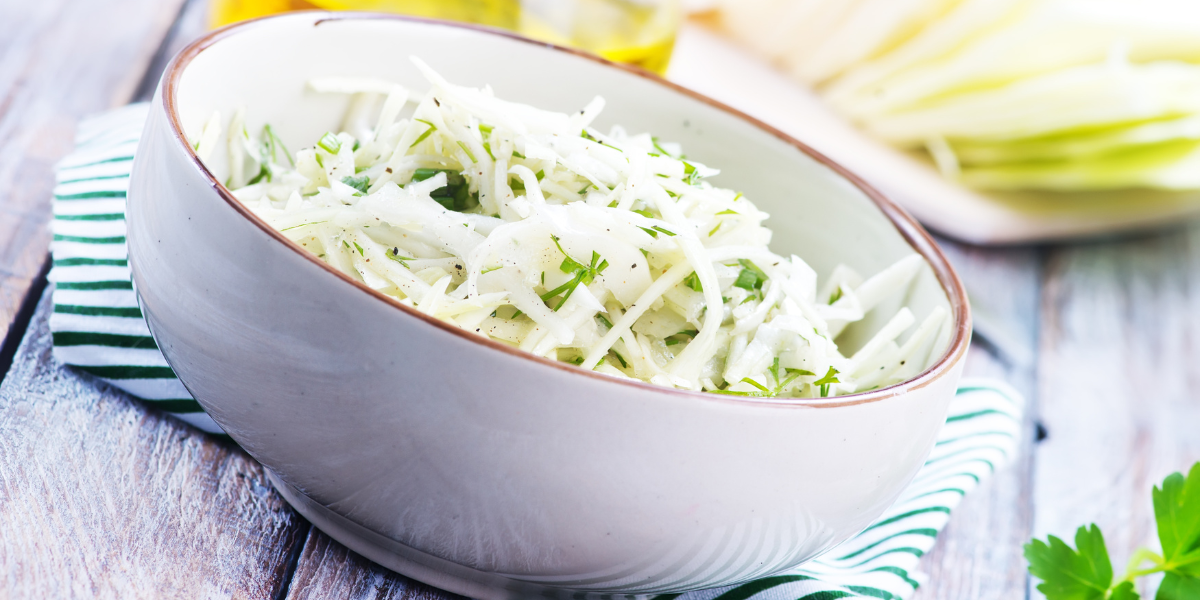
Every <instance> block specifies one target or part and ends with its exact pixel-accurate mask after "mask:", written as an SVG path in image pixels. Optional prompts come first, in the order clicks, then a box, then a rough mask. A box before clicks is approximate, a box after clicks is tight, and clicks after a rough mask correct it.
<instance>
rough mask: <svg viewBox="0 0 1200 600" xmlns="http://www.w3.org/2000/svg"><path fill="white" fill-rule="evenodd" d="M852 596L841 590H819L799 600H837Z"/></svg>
mask: <svg viewBox="0 0 1200 600" xmlns="http://www.w3.org/2000/svg"><path fill="white" fill-rule="evenodd" d="M853 596H854V594H851V593H850V592H843V591H842V590H821V591H819V592H813V593H811V594H809V595H807V596H802V597H800V598H799V600H838V599H839V598H851V597H853Z"/></svg>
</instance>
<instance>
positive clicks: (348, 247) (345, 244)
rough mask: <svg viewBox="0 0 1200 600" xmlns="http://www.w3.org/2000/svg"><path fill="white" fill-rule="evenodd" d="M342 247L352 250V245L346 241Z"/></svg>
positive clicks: (343, 241)
mask: <svg viewBox="0 0 1200 600" xmlns="http://www.w3.org/2000/svg"><path fill="white" fill-rule="evenodd" d="M342 245H343V246H345V247H346V249H347V250H349V249H350V243H349V242H347V241H346V240H342Z"/></svg>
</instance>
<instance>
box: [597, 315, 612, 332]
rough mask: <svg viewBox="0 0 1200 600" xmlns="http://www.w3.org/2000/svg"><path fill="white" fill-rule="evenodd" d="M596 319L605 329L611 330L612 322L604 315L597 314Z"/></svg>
mask: <svg viewBox="0 0 1200 600" xmlns="http://www.w3.org/2000/svg"><path fill="white" fill-rule="evenodd" d="M596 318H597V319H599V320H600V322H601V323H603V324H604V326H605V327H607V328H609V329H612V328H613V324H612V321H609V320H608V317H605V316H604V315H601V314H597V315H596Z"/></svg>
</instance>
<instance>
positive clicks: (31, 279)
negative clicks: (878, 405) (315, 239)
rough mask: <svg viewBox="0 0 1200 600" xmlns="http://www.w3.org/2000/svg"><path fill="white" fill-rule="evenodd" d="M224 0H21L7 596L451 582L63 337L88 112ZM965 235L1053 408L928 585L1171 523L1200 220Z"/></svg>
mask: <svg viewBox="0 0 1200 600" xmlns="http://www.w3.org/2000/svg"><path fill="white" fill-rule="evenodd" d="M205 11H206V5H205V2H204V0H109V1H107V2H88V1H84V0H39V1H38V2H5V3H0V141H2V144H0V334H2V333H6V335H4V336H3V337H4V344H3V348H2V349H0V374H4V380H3V384H2V386H0V532H2V533H0V596H3V597H16V598H34V597H37V598H44V597H50V598H58V597H67V596H71V597H93V596H97V597H106V598H129V597H160V596H167V595H170V596H187V597H194V598H200V597H230V596H232V597H237V598H242V597H246V598H344V597H355V598H359V597H364V598H366V597H377V598H408V597H417V596H420V597H429V598H445V597H447V596H449V594H446V593H444V592H441V591H438V590H435V589H432V588H429V587H427V586H423V585H421V584H418V583H415V582H412V581H411V580H408V579H406V578H404V577H401V576H399V575H396V574H394V573H391V572H389V571H386V570H385V569H382V568H381V567H378V566H376V565H373V564H372V563H370V562H368V561H366V560H365V559H363V558H361V557H359V556H357V555H355V554H354V553H352V552H349V551H348V550H347V549H346V548H344V547H342V546H341V545H340V544H338V543H336V542H333V541H332V540H330V539H329V538H328V537H326V536H325V535H324V534H322V533H321V532H319V531H317V530H315V529H313V528H312V527H310V526H309V524H308V523H307V522H305V521H304V519H302V518H301V517H299V516H298V515H297V514H296V513H295V512H293V511H292V510H291V509H290V508H289V507H288V506H287V505H286V504H285V503H284V502H283V500H282V499H281V498H280V497H279V495H278V494H276V493H275V491H274V490H273V489H272V488H271V487H270V485H269V484H268V483H267V482H266V480H265V479H264V476H263V470H262V468H261V467H260V466H259V465H258V464H257V463H255V462H254V461H253V460H252V459H251V458H249V457H248V456H247V455H246V454H244V453H243V452H242V451H241V450H239V449H238V448H237V447H235V446H233V445H232V444H230V443H228V442H222V441H220V440H217V439H214V438H212V437H210V436H207V435H205V434H203V433H200V432H198V431H196V430H194V429H192V428H190V427H188V426H187V425H184V424H181V423H179V422H177V421H175V420H173V419H171V418H169V417H165V416H164V415H162V414H159V413H157V412H156V411H154V410H149V409H147V408H145V407H143V406H141V405H140V404H138V403H137V402H135V401H132V400H130V399H129V398H128V397H126V396H124V395H122V394H121V393H119V392H116V391H114V390H112V389H110V388H108V387H106V386H103V385H98V384H97V383H95V382H94V381H92V380H91V379H89V378H88V377H87V376H86V375H81V374H79V373H76V372H74V371H71V370H69V369H65V368H62V367H60V366H57V365H56V364H55V363H54V361H53V360H52V358H51V356H50V338H49V333H48V330H47V316H48V314H49V309H50V304H49V297H48V295H43V291H44V290H45V287H46V284H45V277H44V275H45V270H46V268H47V250H46V249H47V246H48V242H49V239H50V233H49V230H48V227H47V223H48V221H49V215H50V201H49V200H50V190H51V187H52V185H53V172H52V166H53V164H54V162H55V161H56V160H57V159H58V158H60V157H61V156H62V155H64V154H65V153H66V152H68V151H69V150H70V148H71V140H72V135H73V131H74V126H75V124H76V122H77V121H78V119H79V118H80V117H81V116H83V115H86V114H89V113H94V112H97V111H102V110H104V109H107V108H111V107H116V106H119V105H121V104H124V103H126V102H128V101H130V100H134V99H144V98H147V97H148V96H149V94H150V93H151V92H152V91H153V88H154V85H155V84H156V82H157V78H158V75H159V73H160V72H161V70H162V67H163V64H164V63H165V61H166V59H167V58H169V57H170V56H171V55H173V54H174V53H175V51H177V50H178V49H179V48H180V47H181V46H182V45H183V44H184V43H186V42H187V41H188V40H190V39H192V38H193V37H194V36H195V35H196V34H197V33H198V32H200V31H201V30H203V27H204V17H205V14H204V13H205ZM943 247H944V248H945V250H946V252H947V253H948V254H949V255H950V256H951V259H952V260H953V262H954V263H955V265H956V266H957V267H958V269H959V272H960V274H961V275H962V276H963V278H964V280H965V281H966V283H967V286H968V288H969V290H970V292H971V293H972V295H973V300H974V301H975V303H976V304H977V305H978V306H977V308H978V309H979V311H980V315H981V317H982V319H981V322H982V325H983V326H984V328H983V329H982V331H981V333H982V334H983V335H982V336H979V337H977V340H976V344H975V346H974V348H973V349H972V350H971V354H970V358H969V364H968V371H969V373H970V374H973V375H987V376H998V377H1002V378H1004V379H1006V380H1007V381H1008V382H1010V383H1011V384H1012V385H1014V386H1015V387H1016V388H1017V389H1019V390H1020V391H1022V392H1023V393H1025V394H1026V395H1027V396H1028V398H1029V400H1030V402H1031V410H1030V411H1029V427H1028V432H1029V435H1028V436H1026V437H1025V439H1024V440H1023V443H1022V445H1021V454H1020V456H1019V457H1018V458H1017V460H1016V462H1015V464H1014V465H1012V466H1011V467H1009V468H1007V469H1005V470H1003V471H1001V472H999V473H997V474H996V476H995V477H993V478H992V479H991V480H989V481H988V482H987V483H986V485H984V486H983V487H982V488H981V489H980V490H978V491H977V492H976V493H974V494H972V495H971V496H970V497H968V498H967V499H966V500H965V501H964V502H963V504H962V505H961V507H960V508H959V509H958V510H957V511H956V512H955V513H954V516H953V519H952V521H951V522H950V525H949V526H948V527H947V529H946V531H945V533H944V534H943V535H942V536H941V537H940V538H939V540H938V545H937V548H936V549H935V551H934V552H933V553H932V554H930V555H929V556H927V557H926V558H925V559H924V562H923V568H924V570H925V571H926V572H927V573H928V574H929V580H928V582H927V583H926V584H925V585H924V586H923V587H922V588H921V590H920V591H919V592H918V595H917V597H918V598H919V599H920V600H933V599H939V600H941V599H945V600H963V599H974V598H985V599H991V598H1004V599H1010V598H1012V599H1015V598H1026V597H1028V596H1029V595H1030V589H1029V588H1030V587H1031V586H1030V583H1029V581H1028V578H1027V577H1026V575H1025V563H1024V560H1023V559H1022V558H1021V545H1022V544H1023V543H1024V542H1025V541H1027V540H1028V539H1029V536H1030V535H1031V533H1037V534H1044V533H1046V532H1051V533H1057V534H1059V535H1067V534H1070V533H1071V532H1072V531H1073V530H1074V528H1075V527H1076V526H1078V525H1079V524H1082V523H1086V522H1092V521H1094V522H1096V523H1099V524H1100V525H1101V527H1102V528H1103V529H1104V532H1105V534H1106V536H1107V538H1108V539H1109V542H1110V546H1111V547H1112V548H1113V554H1114V562H1116V563H1117V564H1118V565H1121V564H1123V563H1124V562H1125V559H1126V558H1127V557H1128V555H1129V554H1130V552H1131V551H1132V549H1133V548H1134V547H1135V546H1138V545H1141V544H1145V543H1149V542H1150V541H1151V540H1152V539H1153V538H1154V532H1153V525H1152V524H1153V521H1152V513H1151V507H1150V495H1149V490H1150V486H1151V485H1152V484H1153V483H1155V482H1157V481H1159V480H1161V478H1162V477H1164V476H1165V475H1166V474H1168V473H1170V472H1172V471H1176V470H1181V469H1184V468H1186V467H1188V466H1190V465H1191V464H1192V463H1193V462H1195V461H1196V460H1200V433H1198V432H1200V395H1197V394H1196V393H1194V392H1193V391H1192V390H1191V386H1192V385H1200V368H1198V369H1192V368H1191V366H1192V364H1194V361H1196V360H1200V356H1198V355H1200V224H1179V225H1178V226H1177V227H1175V228H1172V229H1169V230H1164V231H1160V232H1158V233H1155V234H1152V235H1145V236H1141V237H1136V238H1122V239H1115V240H1107V241H1098V242H1094V243H1086V244H1078V245H1071V246H1056V247H1036V248H1010V249H983V248H973V247H967V246H961V245H958V244H955V243H953V242H950V241H943ZM1033 595H1035V596H1036V592H1034V593H1033Z"/></svg>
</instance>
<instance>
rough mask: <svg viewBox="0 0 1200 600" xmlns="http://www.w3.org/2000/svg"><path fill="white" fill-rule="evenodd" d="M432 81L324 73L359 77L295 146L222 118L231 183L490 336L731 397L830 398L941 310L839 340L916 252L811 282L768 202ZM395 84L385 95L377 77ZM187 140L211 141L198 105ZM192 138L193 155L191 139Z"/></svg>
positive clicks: (906, 277) (938, 329)
mask: <svg viewBox="0 0 1200 600" xmlns="http://www.w3.org/2000/svg"><path fill="white" fill-rule="evenodd" d="M414 62H416V64H417V65H418V67H419V68H420V69H421V70H422V72H423V73H424V75H425V76H426V78H427V79H428V80H429V82H430V84H431V89H430V90H429V91H428V92H426V93H424V94H417V93H415V92H412V91H410V90H407V89H404V88H402V87H400V86H396V85H392V84H390V83H387V82H381V81H376V80H356V79H352V78H337V79H321V80H314V81H313V82H311V83H310V86H309V87H310V89H311V90H313V91H314V92H317V93H339V94H350V95H351V101H350V103H349V110H348V113H347V114H346V115H345V117H344V119H343V121H342V123H343V128H344V129H346V131H341V132H336V133H335V132H330V133H328V134H326V135H325V136H323V137H321V138H320V139H319V140H317V141H316V143H315V144H314V145H313V146H311V147H307V148H303V149H300V150H299V151H297V152H296V153H295V154H291V153H289V152H288V151H287V149H286V148H283V147H282V144H281V143H280V142H279V140H278V139H277V138H276V137H275V136H274V135H273V133H272V132H271V131H270V130H269V129H267V130H264V132H263V134H262V135H261V136H257V137H255V136H251V135H250V134H249V132H248V131H247V130H246V129H245V126H244V117H243V112H242V111H238V112H237V113H236V114H234V115H233V116H232V118H230V120H229V123H230V128H229V130H228V131H227V133H226V134H225V136H224V143H226V144H227V145H228V148H229V154H230V159H231V161H232V164H231V167H230V173H231V177H230V181H229V186H230V187H231V189H233V190H234V192H233V193H234V195H235V196H236V197H237V198H238V199H239V200H240V201H241V202H243V203H244V204H245V205H246V206H247V207H249V208H250V209H251V210H253V211H254V212H255V213H256V214H258V215H259V216H261V217H262V218H263V219H264V220H266V221H267V222H268V223H270V224H271V225H272V226H274V227H275V228H277V229H278V230H279V231H281V232H282V233H283V234H284V235H285V236H287V237H289V238H290V239H292V240H293V241H295V242H297V243H298V244H300V245H301V246H302V247H304V248H306V249H308V250H309V251H311V252H313V253H315V254H316V255H317V256H319V257H320V258H321V259H323V260H324V261H326V262H327V263H329V264H330V265H332V266H333V267H335V268H337V269H339V270H341V271H343V272H345V273H347V274H350V275H351V276H352V277H355V278H357V279H359V280H360V281H362V282H363V283H364V284H365V285H367V286H369V287H371V288H373V289H375V290H378V291H379V292H381V293H384V294H387V295H389V296H392V297H394V298H396V299H398V300H399V301H400V302H401V303H404V304H406V305H409V306H411V307H413V308H414V309H416V310H418V311H421V312H424V313H426V314H428V315H430V316H432V317H434V318H437V319H441V320H443V321H446V322H448V323H451V324H454V325H456V326H458V327H461V328H462V329H464V330H466V331H469V332H473V333H475V334H477V335H480V336H482V337H485V338H488V339H491V340H494V341H497V342H500V343H504V344H508V345H511V346H514V347H517V348H520V349H522V350H525V351H528V352H530V353H533V354H536V355H539V356H543V357H546V358H550V359H556V360H561V361H566V362H571V363H574V364H577V365H579V366H580V367H581V368H585V369H592V370H595V371H598V372H601V373H606V374H608V375H611V376H614V377H628V378H634V379H639V380H643V381H648V382H651V383H654V384H658V385H663V386H670V387H676V388H682V389H691V390H704V391H709V392H714V393H722V394H731V395H740V396H772V397H775V396H778V397H830V396H836V395H840V394H846V393H851V392H855V391H863V390H868V389H873V388H877V387H881V386H886V385H890V384H893V383H896V382H899V381H903V380H905V379H908V378H911V377H912V376H914V375H916V374H917V373H919V372H920V371H922V370H924V369H925V368H926V366H927V365H928V364H929V362H930V361H931V359H932V358H935V357H933V356H931V354H932V349H933V348H935V347H938V344H939V343H940V340H941V339H942V338H944V336H945V335H946V331H947V330H948V328H947V327H946V323H947V321H948V315H947V314H946V312H945V310H944V309H941V308H938V309H935V310H933V311H932V312H931V313H930V314H925V315H919V316H918V315H914V314H913V313H912V312H911V311H910V310H909V309H907V308H902V309H901V310H900V311H899V312H898V313H897V314H895V315H894V316H893V317H892V318H891V319H890V320H889V321H888V322H887V324H886V325H885V326H884V327H883V328H882V329H881V330H879V331H878V332H876V333H875V334H874V336H873V337H872V338H871V339H870V340H869V341H868V342H867V343H866V344H865V345H864V346H863V347H862V348H860V349H859V350H858V351H856V352H855V353H854V354H853V355H852V356H845V355H843V354H842V353H841V351H840V350H839V348H838V345H837V342H836V339H837V337H838V335H839V333H841V331H843V330H844V329H845V327H846V326H847V325H848V324H849V323H852V322H855V321H858V320H861V319H863V318H864V317H865V316H866V315H867V314H868V313H869V312H870V311H871V310H872V309H874V308H875V307H876V306H879V305H880V304H882V303H883V302H884V301H885V300H887V299H889V298H893V297H896V296H900V295H902V294H904V293H905V290H906V289H907V288H908V287H909V284H910V282H911V281H912V280H913V278H914V277H915V276H916V275H917V273H918V272H919V271H920V270H921V269H922V268H923V267H924V265H925V262H924V260H923V259H922V258H921V257H920V256H918V255H915V254H913V255H910V256H908V257H906V258H904V259H902V260H900V261H898V262H897V263H895V264H894V265H892V266H891V267H889V268H888V269H885V270H884V271H882V272H880V273H877V274H875V275H874V276H872V277H870V278H867V279H865V280H864V279H863V278H862V277H861V276H860V275H858V274H857V273H855V272H853V271H852V270H851V269H848V268H846V267H839V268H838V269H835V270H834V272H833V273H831V275H830V277H829V278H828V279H827V280H826V281H824V282H822V283H821V285H820V286H818V281H817V274H816V273H815V271H814V270H813V269H812V268H811V267H809V266H808V265H807V264H806V263H805V262H804V261H803V260H802V259H801V258H800V257H797V256H780V255H777V254H775V253H773V252H771V251H770V250H769V248H768V246H767V245H768V242H769V241H770V238H771V232H770V230H769V229H767V228H766V227H764V226H763V223H764V221H765V220H766V219H767V217H768V215H767V214H766V213H764V212H762V211H760V210H758V208H757V207H756V206H755V205H754V204H753V203H752V202H751V201H750V199H748V198H746V197H745V196H743V195H742V194H740V193H736V192H734V191H732V190H728V189H722V188H718V187H715V186H713V185H711V184H710V183H708V182H707V181H706V178H707V177H711V176H713V175H715V174H716V173H717V171H716V170H715V169H711V168H709V167H707V166H705V165H703V164H700V163H697V162H695V161H692V160H688V159H685V158H684V157H683V155H682V153H681V151H680V149H679V148H678V147H677V146H676V145H674V144H669V143H665V142H661V141H659V140H657V139H656V138H653V137H651V136H650V135H648V134H636V135H635V134H630V133H627V132H625V131H624V130H622V129H620V128H614V129H613V130H612V131H611V132H609V133H607V134H606V133H602V132H600V131H598V130H596V129H594V128H592V127H591V123H592V121H593V120H594V119H595V117H596V115H597V114H598V113H599V112H600V111H601V110H602V108H603V104H604V103H603V100H602V99H600V98H597V99H595V100H594V101H593V102H591V103H589V104H588V105H587V106H586V107H584V109H583V110H582V111H580V112H577V113H574V114H570V115H568V114H563V113H556V112H550V111H544V110H540V109H537V108H534V107H532V106H527V105H522V104H516V103H512V102H508V101H505V100H502V99H499V98H496V97H495V96H494V95H493V94H492V92H491V91H490V89H486V88H485V89H474V88H466V87H461V86H457V85H454V84H451V83H449V82H447V81H445V80H444V79H443V78H441V77H440V76H439V75H438V74H437V73H435V72H434V71H432V70H431V69H429V68H428V67H427V66H425V65H424V63H421V62H420V61H416V60H415V59H414ZM384 90H386V91H387V93H386V94H384V93H383V91H384ZM214 122H219V118H218V119H215V120H214V119H210V120H209V123H210V125H209V126H206V127H205V128H204V130H203V131H202V132H201V133H200V134H199V135H198V136H197V140H196V144H197V148H198V152H200V151H201V150H205V149H209V148H211V147H213V146H214V145H215V144H216V143H218V142H217V141H215V140H214V139H213V137H214V134H213V133H212V127H213V126H212V125H211V123H214ZM202 156H203V155H202Z"/></svg>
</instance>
